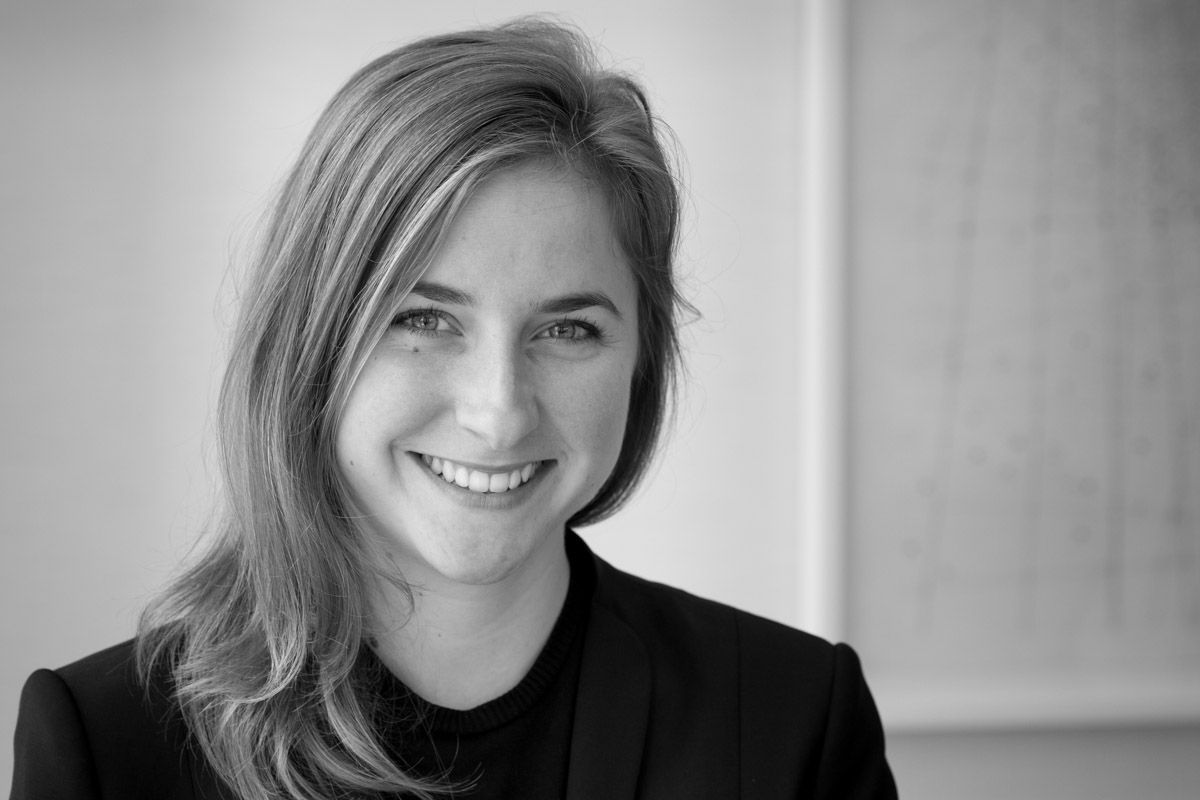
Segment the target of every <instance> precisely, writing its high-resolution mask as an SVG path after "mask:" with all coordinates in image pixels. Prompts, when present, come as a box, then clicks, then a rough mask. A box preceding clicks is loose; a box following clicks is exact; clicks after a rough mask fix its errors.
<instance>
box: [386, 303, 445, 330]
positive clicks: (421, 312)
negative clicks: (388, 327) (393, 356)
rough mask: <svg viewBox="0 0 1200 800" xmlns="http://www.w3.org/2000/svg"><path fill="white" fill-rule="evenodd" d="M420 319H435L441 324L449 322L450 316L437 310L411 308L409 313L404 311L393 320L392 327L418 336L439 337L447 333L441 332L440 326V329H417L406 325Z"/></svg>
mask: <svg viewBox="0 0 1200 800" xmlns="http://www.w3.org/2000/svg"><path fill="white" fill-rule="evenodd" d="M420 317H434V318H436V319H437V320H438V322H439V323H445V322H447V321H448V320H449V318H450V315H449V314H447V313H446V312H445V311H442V310H441V309H437V308H410V309H408V310H407V311H402V312H400V313H399V314H397V315H396V318H395V319H394V320H392V325H395V326H398V327H401V328H404V329H405V330H407V331H408V332H409V333H415V334H417V335H418V336H438V335H440V334H442V333H444V332H445V331H443V330H441V327H440V324H439V327H438V328H433V329H430V328H417V327H415V326H413V325H406V324H405V323H407V322H409V321H410V320H414V319H418V318H420Z"/></svg>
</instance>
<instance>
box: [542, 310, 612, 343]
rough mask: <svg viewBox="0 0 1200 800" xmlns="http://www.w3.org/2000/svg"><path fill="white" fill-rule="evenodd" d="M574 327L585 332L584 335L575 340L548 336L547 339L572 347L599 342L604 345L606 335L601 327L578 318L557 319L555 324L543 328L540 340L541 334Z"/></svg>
mask: <svg viewBox="0 0 1200 800" xmlns="http://www.w3.org/2000/svg"><path fill="white" fill-rule="evenodd" d="M572 325H573V326H575V327H577V328H579V329H580V330H581V331H582V332H583V334H584V335H583V336H578V337H574V338H555V337H549V336H547V337H546V338H547V339H550V338H553V339H554V341H557V342H563V343H564V344H571V345H577V344H584V343H585V342H598V343H600V344H603V343H604V341H605V335H604V331H602V330H601V329H600V326H599V325H597V324H596V323H595V322H593V321H592V320H590V319H584V318H583V317H577V318H570V317H563V318H562V319H556V320H554V321H553V322H551V323H550V324H549V325H547V326H545V327H543V328H542V330H541V331H540V332H539V338H540V333H544V332H546V331H549V330H550V329H552V328H557V327H560V326H564V327H570V326H572Z"/></svg>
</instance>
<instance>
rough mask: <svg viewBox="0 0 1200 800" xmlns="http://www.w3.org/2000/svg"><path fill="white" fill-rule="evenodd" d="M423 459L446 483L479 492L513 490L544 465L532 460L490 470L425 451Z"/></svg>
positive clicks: (422, 455) (498, 492)
mask: <svg viewBox="0 0 1200 800" xmlns="http://www.w3.org/2000/svg"><path fill="white" fill-rule="evenodd" d="M421 460H422V461H424V462H425V466H427V467H429V469H430V470H431V471H432V472H433V474H434V475H438V476H440V477H441V478H442V480H444V481H446V483H453V484H456V485H458V486H461V487H462V488H463V489H467V490H468V491H472V492H477V493H479V494H489V493H490V494H500V493H502V492H509V491H512V490H513V489H519V488H520V487H521V486H522V485H523V484H525V483H527V482H528V481H529V479H530V478H532V477H533V476H534V475H536V474H537V471H538V467H540V466H541V465H542V462H541V461H531V462H529V463H528V464H526V465H524V466H522V467H517V468H515V469H511V470H504V471H501V472H488V471H485V470H479V469H471V468H469V467H464V466H463V465H461V464H455V463H454V462H453V461H450V460H448V459H444V458H438V457H437V456H430V455H425V454H424V453H422V454H421Z"/></svg>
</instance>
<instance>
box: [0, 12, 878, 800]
mask: <svg viewBox="0 0 1200 800" xmlns="http://www.w3.org/2000/svg"><path fill="white" fill-rule="evenodd" d="M660 136H661V134H660V133H659V131H658V130H657V126H656V123H655V122H654V121H653V118H652V116H651V114H650V112H649V109H648V107H647V105H646V102H645V100H644V98H643V96H642V94H641V92H640V91H639V90H638V88H637V87H636V85H635V84H633V83H632V82H631V81H629V80H628V79H626V78H623V77H621V76H618V75H615V74H612V73H608V72H605V71H602V70H600V69H598V68H597V67H596V66H595V65H594V64H593V62H592V59H591V57H590V55H589V53H588V51H587V48H586V46H585V43H584V42H583V41H582V40H581V39H580V38H579V37H577V36H576V35H574V34H573V33H571V32H570V31H568V30H565V29H563V28H561V27H557V26H554V25H550V24H546V23H542V22H536V21H525V22H520V23H516V24H512V25H508V26H502V27H499V28H496V29H491V30H483V31H473V32H467V33H461V34H454V35H447V36H440V37H434V38H430V39H426V40H423V41H419V42H416V43H414V44H412V45H409V46H407V47H403V48H401V49H399V50H397V51H395V52H393V53H390V54H388V55H386V56H383V57H382V58H380V59H378V60H376V61H374V62H373V63H371V64H369V65H368V66H366V67H365V68H364V69H362V70H361V71H360V72H359V73H358V74H356V75H355V76H354V77H353V78H351V80H350V82H349V83H348V84H347V85H346V86H345V87H344V88H343V89H342V90H341V91H340V92H339V93H338V94H337V96H336V97H335V98H334V99H333V101H332V102H331V104H330V106H329V107H328V108H327V109H326V111H325V113H324V114H323V116H322V117H321V119H320V120H319V122H318V123H317V126H316V128H315V130H314V131H313V133H312V135H311V136H310V137H309V140H308V142H307V143H306V145H305V147H304V150H303V152H302V154H301V156H300V159H299V161H298V163H297V164H296V166H295V168H294V169H293V171H292V173H291V174H290V176H289V178H288V180H287V182H286V184H285V185H284V187H283V189H282V192H281V195H280V197H279V199H278V203H277V206H276V208H275V211H274V215H273V217H272V218H271V221H270V223H269V227H268V228H267V231H266V236H265V239H264V243H263V246H262V249H261V252H260V254H259V256H258V259H257V262H256V265H255V271H254V272H253V274H252V281H251V285H250V287H249V289H248V291H247V293H246V295H245V298H244V301H243V308H242V314H241V317H240V321H239V327H238V331H237V336H236V339H235V346H234V350H233V354H232V358H231V362H230V365H229V368H228V372H227V374H226V379H225V383H224V385H223V391H222V396H221V405H220V420H221V424H222V434H223V438H222V445H223V446H222V451H221V452H222V457H223V462H224V466H225V476H226V492H225V501H226V502H225V507H224V509H223V511H224V516H223V522H222V524H221V526H220V528H219V530H217V531H216V532H215V537H214V539H213V541H212V543H211V547H210V549H209V550H208V551H207V553H206V554H205V555H204V556H203V557H202V558H201V559H200V560H199V561H198V562H197V563H196V564H195V565H194V566H192V567H191V569H190V570H189V571H188V572H186V573H185V574H183V575H182V576H181V577H180V578H179V579H178V580H176V581H175V582H174V583H173V584H172V585H171V586H170V587H169V588H168V589H167V591H166V592H165V593H164V594H163V596H162V597H161V599H160V600H159V601H158V602H156V603H155V604H154V605H152V606H151V608H150V609H149V610H148V611H147V612H146V614H145V616H144V618H143V621H142V625H141V628H140V631H139V634H138V637H137V639H136V641H135V642H134V643H126V644H123V645H118V646H116V647H114V648H111V649H109V650H106V651H103V652H101V653H99V654H96V655H93V656H91V657H89V658H86V659H84V660H82V661H80V662H76V663H75V664H72V665H70V666H67V667H64V668H62V669H60V670H56V671H48V670H40V671H39V672H37V673H35V674H34V676H32V677H31V678H30V680H29V682H28V683H27V685H26V688H25V692H24V693H23V696H22V705H21V712H20V720H19V722H18V727H17V767H16V775H15V788H14V797H17V798H38V797H106V798H107V797H113V798H139V797H146V798H150V797H153V798H176V797H177V798H192V797H221V798H284V797H287V798H333V797H384V796H411V797H433V796H455V797H467V798H485V797H486V798H490V797H518V798H541V797H571V798H592V797H594V798H605V799H606V800H608V799H610V798H624V797H645V798H675V797H688V798H702V797H713V798H731V797H762V798H769V797H781V798H782V797H787V798H792V797H798V796H802V797H829V798H834V797H836V798H847V797H862V798H867V797H871V798H874V797H892V796H894V793H895V790H894V787H893V785H892V780H891V776H890V773H889V771H888V767H887V764H886V761H885V759H884V754H883V739H882V733H881V730H880V725H879V720H878V716H877V714H876V712H875V708H874V705H873V703H872V701H871V698H870V695H869V693H868V691H867V689H866V686H865V684H864V682H863V679H862V675H861V672H860V670H859V666H858V662H857V659H856V657H855V656H854V654H853V652H852V651H850V650H849V648H846V647H845V646H837V647H834V646H831V645H828V644H826V643H824V642H822V641H820V640H817V639H815V638H813V637H809V636H807V635H805V634H802V633H799V632H796V631H792V630H789V629H787V628H784V627H782V626H779V625H777V624H775V623H771V622H767V621H765V620H762V619H759V618H755V617H752V616H750V615H748V614H744V613H742V612H738V611H735V610H733V609H730V608H727V607H723V606H720V605H717V604H714V603H710V602H708V601H704V600H700V599H697V598H695V597H692V596H690V595H687V594H685V593H683V592H680V591H677V590H673V589H669V588H666V587H663V586H659V585H655V584H651V583H647V582H645V581H642V580H640V579H637V578H634V577H632V576H629V575H625V574H623V573H621V572H619V571H617V570H615V569H613V568H612V567H611V566H609V565H607V564H605V563H604V562H602V561H600V560H599V559H597V558H596V557H595V556H593V555H592V554H591V552H590V551H589V550H588V548H587V546H586V545H585V544H584V543H583V542H582V540H580V539H579V538H578V537H577V536H576V535H575V534H574V533H573V532H572V529H573V528H575V527H578V526H582V525H586V524H588V523H590V522H594V521H596V520H599V519H602V518H604V517H606V516H608V515H609V514H612V513H613V512H614V511H616V510H617V509H618V508H619V507H620V506H621V504H622V503H623V502H624V501H625V500H626V498H628V496H629V495H630V493H631V492H632V491H633V489H634V487H635V486H636V485H637V483H638V481H639V480H640V478H641V476H642V475H643V473H644V472H645V468H646V466H647V464H648V462H649V460H650V457H651V454H652V451H653V449H654V446H655V443H656V441H657V438H658V433H659V430H660V428H661V427H662V423H663V418H664V415H665V412H666V406H667V403H668V399H669V393H670V392H669V390H670V387H671V383H672V377H673V375H674V371H675V368H676V362H677V358H678V352H677V340H676V327H675V326H676V312H677V309H678V308H679V307H680V305H681V304H682V301H681V299H680V298H679V296H678V295H677V293H676V289H675V285H674V283H673V278H672V273H671V265H672V256H673V250H674V246H675V237H676V228H677V219H678V198H677V189H676V184H675V179H674V177H673V175H672V173H671V171H670V169H669V167H668V163H667V159H666V157H665V154H664V148H663V145H662V143H661V140H660Z"/></svg>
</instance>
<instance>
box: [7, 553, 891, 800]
mask: <svg viewBox="0 0 1200 800" xmlns="http://www.w3.org/2000/svg"><path fill="white" fill-rule="evenodd" d="M571 535H572V536H574V534H571ZM577 541H578V540H577ZM591 557H592V558H593V559H594V561H595V564H596V591H595V594H594V596H593V601H592V607H591V616H590V618H589V620H588V624H587V633H586V638H585V639H584V645H583V647H584V650H583V664H582V668H581V672H580V678H579V690H578V694H577V696H576V709H575V723H574V731H573V733H572V740H571V755H570V765H569V772H568V778H567V780H568V797H569V798H571V800H592V799H593V798H594V799H595V800H622V799H623V798H644V799H646V800H674V799H675V798H689V800H702V799H703V798H713V800H729V799H730V798H755V799H756V800H757V799H761V800H768V799H770V800H774V799H775V798H789V799H791V798H828V799H829V800H868V798H869V799H870V800H877V799H878V800H886V799H887V798H895V797H896V788H895V785H894V783H893V781H892V775H891V772H890V770H889V769H888V765H887V762H886V760H885V758H884V743H883V731H882V728H881V726H880V723H879V715H878V713H877V712H876V710H875V704H874V702H873V701H872V699H871V695H870V692H869V691H868V690H867V686H866V683H865V682H864V680H863V676H862V671H861V669H860V667H859V662H858V658H857V657H856V656H855V654H854V652H853V651H852V650H851V649H850V648H849V647H847V646H846V645H836V646H835V645H830V644H829V643H827V642H825V641H823V640H821V639H818V638H816V637H814V636H810V635H808V634H805V633H802V632H799V631H795V630H792V629H790V628H787V627H785V626H783V625H779V624H777V623H774V622H770V621H768V620H765V619H762V618H760V617H756V616H753V615H750V614H747V613H745V612H741V611H737V610H735V609H732V608H730V607H728V606H723V605H720V604H718V603H714V602H711V601H708V600H702V599H700V598H697V597H694V596H692V595H690V594H687V593H686V592H682V591H680V590H678V589H673V588H670V587H666V586H662V585H660V584H655V583H650V582H648V581H644V580H642V579H640V578H636V577H634V576H632V575H629V574H626V573H623V572H621V571H619V570H617V569H615V568H613V567H612V566H610V565H608V564H607V563H605V562H604V561H602V560H600V559H599V558H596V557H595V556H591ZM131 654H132V646H131V643H130V642H126V643H124V644H120V645H116V646H115V647H111V648H109V649H107V650H104V651H101V652H99V653H96V654H95V655H92V656H89V657H87V658H85V659H83V660H81V661H77V662H75V663H74V664H70V665H68V666H66V667H63V668H61V669H58V670H54V671H51V670H44V669H43V670H38V671H37V672H35V673H34V674H33V675H32V676H31V677H30V678H29V680H28V681H27V682H26V684H25V688H24V691H23V692H22V694H21V708H20V714H19V717H18V720H17V732H16V770H15V772H14V775H13V792H12V800H35V798H36V800H49V798H55V799H56V800H57V799H60V798H61V799H63V800H65V799H67V798H70V800H75V798H79V799H80V800H83V799H84V798H87V799H89V800H90V799H91V798H105V799H106V800H107V799H108V798H112V800H142V798H145V800H151V799H153V800H200V799H201V798H204V799H205V800H218V799H220V800H228V799H229V798H231V795H230V794H229V793H228V790H227V789H225V788H223V784H222V783H221V781H220V780H218V779H217V778H216V777H215V776H214V775H213V774H212V773H211V772H210V770H209V769H208V768H207V765H206V764H205V763H204V762H203V759H202V758H201V757H200V756H199V755H198V753H197V752H196V751H195V750H194V749H192V747H190V746H189V743H188V736H187V731H186V728H185V727H184V724H183V721H182V719H181V717H180V715H179V714H178V712H177V711H176V709H175V707H174V706H173V704H172V703H171V700H170V698H169V697H168V696H167V694H166V689H165V682H164V684H160V685H154V686H151V687H150V692H149V699H148V700H147V699H146V693H145V691H144V690H143V688H142V686H141V685H140V684H139V683H138V681H137V679H136V677H135V675H134V674H133V671H132V664H131Z"/></svg>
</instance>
